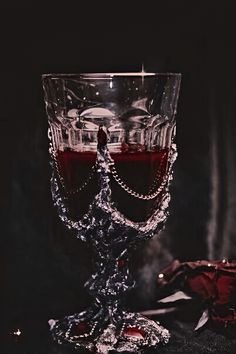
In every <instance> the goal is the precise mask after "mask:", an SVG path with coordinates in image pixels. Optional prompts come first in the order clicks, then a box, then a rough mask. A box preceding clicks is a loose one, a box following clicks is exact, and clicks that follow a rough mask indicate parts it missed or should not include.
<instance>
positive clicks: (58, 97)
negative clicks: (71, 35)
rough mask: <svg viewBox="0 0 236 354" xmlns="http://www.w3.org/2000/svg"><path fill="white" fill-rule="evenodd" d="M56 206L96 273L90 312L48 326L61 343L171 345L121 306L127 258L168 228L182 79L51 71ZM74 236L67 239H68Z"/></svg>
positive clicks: (103, 349)
mask: <svg viewBox="0 0 236 354" xmlns="http://www.w3.org/2000/svg"><path fill="white" fill-rule="evenodd" d="M42 80H43V88H44V94H45V103H46V111H47V115H48V121H49V130H48V136H49V141H50V147H49V152H50V156H51V165H52V177H51V190H52V197H53V201H54V204H55V205H56V207H57V209H58V214H59V217H60V219H61V221H62V222H63V223H64V225H65V226H66V227H67V228H68V229H70V230H71V231H72V233H74V236H75V237H77V238H78V239H80V240H83V241H85V242H87V243H88V244H89V247H91V248H92V250H93V253H94V268H95V272H94V274H93V275H92V276H91V278H90V279H89V280H88V281H87V282H86V284H85V287H86V289H87V290H88V292H89V293H90V294H91V295H92V296H93V297H94V302H93V304H92V305H91V307H90V308H88V309H87V310H85V311H83V312H82V313H77V314H72V315H70V316H66V317H64V318H63V319H60V320H53V319H51V320H50V321H49V325H50V328H51V332H52V335H53V338H54V339H55V341H56V342H57V343H60V344H65V345H69V346H71V347H73V348H75V349H78V350H80V349H83V350H87V351H88V352H89V351H90V352H97V353H108V352H110V351H117V352H138V351H140V350H142V349H144V348H148V347H153V348H155V347H157V346H158V345H160V344H165V343H167V342H168V340H169V336H170V335H169V331H168V330H167V329H165V328H163V327H162V326H161V325H160V324H159V323H158V322H155V321H152V320H150V319H148V318H145V317H144V316H142V315H141V314H139V313H132V312H130V311H128V310H125V309H124V308H123V307H122V298H123V296H124V294H125V293H126V292H127V291H128V290H129V289H131V288H132V287H133V286H134V284H135V283H134V281H133V280H132V277H131V276H130V274H129V269H128V258H129V254H130V252H131V250H132V248H133V247H134V245H135V244H137V243H139V242H141V241H144V240H148V239H150V238H151V237H153V236H154V235H155V234H157V233H158V232H159V231H160V230H161V229H162V228H163V225H164V223H165V221H166V218H167V215H168V211H167V208H168V204H169V200H170V194H169V189H168V188H169V182H170V180H171V179H172V166H173V163H174V161H175V159H176V155H177V153H176V145H175V143H174V137H175V114H176V106H177V100H178V94H179V88H180V81H181V75H180V74H174V73H167V74H161V73H146V72H140V73H86V74H85V73H84V74H45V75H43V77H42ZM68 237H71V236H70V235H68Z"/></svg>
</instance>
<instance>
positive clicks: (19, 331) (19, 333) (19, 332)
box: [13, 328, 22, 337]
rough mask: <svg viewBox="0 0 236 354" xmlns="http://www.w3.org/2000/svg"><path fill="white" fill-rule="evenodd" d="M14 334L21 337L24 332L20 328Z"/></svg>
mask: <svg viewBox="0 0 236 354" xmlns="http://www.w3.org/2000/svg"><path fill="white" fill-rule="evenodd" d="M13 334H14V336H17V337H19V336H20V335H21V334H22V332H21V330H20V329H19V328H18V329H17V330H16V331H14V332H13Z"/></svg>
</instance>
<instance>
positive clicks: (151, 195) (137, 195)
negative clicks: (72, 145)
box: [48, 129, 169, 200]
mask: <svg viewBox="0 0 236 354" xmlns="http://www.w3.org/2000/svg"><path fill="white" fill-rule="evenodd" d="M48 137H49V141H50V143H49V145H50V147H49V153H50V155H51V157H52V162H53V165H54V168H55V170H56V175H57V176H58V177H59V181H60V184H61V186H62V188H63V190H64V191H65V192H66V194H67V195H74V194H77V193H79V192H81V191H83V190H84V189H85V188H86V187H87V185H88V184H89V182H90V181H91V179H92V178H93V176H94V175H95V172H96V171H97V163H95V164H94V165H93V166H92V171H91V172H90V174H89V176H88V178H87V179H86V181H85V182H84V183H83V184H82V185H81V186H80V187H79V188H76V189H73V190H70V191H67V190H66V186H65V182H64V178H63V177H62V174H61V171H60V167H59V164H58V159H57V153H56V151H55V150H54V148H53V144H52V136H51V131H50V129H49V130H48ZM165 156H166V155H163V156H162V159H161V162H160V165H159V168H158V171H157V175H156V178H155V179H154V182H153V184H152V186H151V187H150V188H149V193H148V194H146V195H144V194H141V193H139V192H136V191H134V190H133V189H131V188H130V187H129V186H128V185H127V184H126V183H125V182H124V181H122V179H121V178H120V177H119V174H118V172H117V170H116V168H115V166H114V161H113V163H111V165H110V170H111V174H112V176H113V178H114V180H115V181H116V182H117V183H118V185H119V186H120V187H121V188H122V189H123V190H124V191H126V192H127V193H128V194H130V195H132V196H133V197H135V198H138V199H141V200H152V199H155V198H156V197H157V196H158V195H159V194H160V193H161V192H162V191H163V189H164V187H165V185H166V183H167V182H168V178H169V173H168V171H167V172H166V174H165V176H164V177H163V178H162V182H161V184H160V179H161V170H162V165H163V161H164V157H165ZM158 184H160V185H159V187H158V188H157V190H156V191H153V190H154V189H155V188H156V187H157V185H158Z"/></svg>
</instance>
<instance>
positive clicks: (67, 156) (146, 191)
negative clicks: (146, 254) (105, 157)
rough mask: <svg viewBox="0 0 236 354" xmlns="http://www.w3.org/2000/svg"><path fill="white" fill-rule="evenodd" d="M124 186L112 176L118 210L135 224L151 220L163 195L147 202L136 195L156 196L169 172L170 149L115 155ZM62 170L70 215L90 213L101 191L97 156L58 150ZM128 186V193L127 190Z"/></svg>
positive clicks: (113, 191)
mask: <svg viewBox="0 0 236 354" xmlns="http://www.w3.org/2000/svg"><path fill="white" fill-rule="evenodd" d="M111 157H112V159H113V160H114V168H115V170H116V175H118V178H117V179H119V181H120V183H118V182H117V180H115V178H114V176H113V174H112V173H111V174H110V186H111V191H112V195H111V198H112V201H113V202H114V204H115V206H116V208H117V209H118V210H119V211H120V212H121V213H122V214H124V215H125V216H126V217H127V218H129V219H130V220H132V221H144V220H147V219H148V217H149V216H150V215H151V213H152V212H153V210H154V209H155V208H156V207H157V205H158V201H159V200H160V196H157V197H156V198H153V199H150V200H144V199H142V198H138V197H136V196H134V195H132V192H130V191H134V192H137V193H139V194H140V195H144V196H146V195H150V194H153V193H154V192H155V191H156V190H157V189H158V186H159V185H160V183H161V182H162V180H163V177H164V175H165V172H166V169H167V162H168V149H160V150H157V151H150V152H146V151H140V152H137V151H136V152H130V151H128V152H119V153H111ZM57 158H58V168H59V173H60V176H61V179H62V181H63V183H64V186H65V191H66V195H67V198H68V199H67V202H68V207H69V212H70V214H71V216H72V217H73V218H75V219H78V218H80V217H81V216H83V214H85V213H86V212H87V211H88V207H89V205H90V204H91V203H92V202H93V200H94V197H95V195H96V194H97V193H98V192H99V180H98V174H97V171H96V153H95V152H78V151H72V150H65V151H60V150H58V151H57ZM124 186H127V187H128V190H127V188H126V190H125V188H124Z"/></svg>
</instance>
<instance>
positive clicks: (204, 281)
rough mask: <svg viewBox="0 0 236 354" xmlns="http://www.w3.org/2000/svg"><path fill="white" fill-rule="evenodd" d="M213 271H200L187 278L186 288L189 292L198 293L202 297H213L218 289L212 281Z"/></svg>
mask: <svg viewBox="0 0 236 354" xmlns="http://www.w3.org/2000/svg"><path fill="white" fill-rule="evenodd" d="M214 277H215V271H213V272H207V271H205V272H202V273H200V274H198V275H196V276H193V277H190V278H189V279H187V285H188V288H189V289H190V290H191V292H193V293H195V294H197V295H199V296H200V297H201V298H202V299H204V300H206V299H215V298H216V297H217V294H218V291H217V287H216V284H215V282H214Z"/></svg>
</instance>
